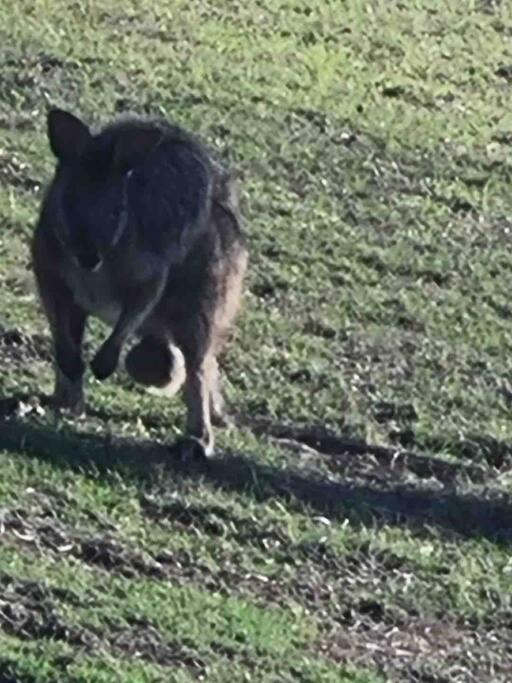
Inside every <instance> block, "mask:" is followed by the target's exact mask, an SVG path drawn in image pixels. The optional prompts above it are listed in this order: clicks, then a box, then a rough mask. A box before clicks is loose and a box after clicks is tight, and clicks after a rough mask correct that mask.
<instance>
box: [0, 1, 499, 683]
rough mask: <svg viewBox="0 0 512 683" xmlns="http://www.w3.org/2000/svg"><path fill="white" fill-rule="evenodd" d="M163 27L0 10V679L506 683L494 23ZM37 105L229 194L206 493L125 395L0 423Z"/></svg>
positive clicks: (331, 16) (205, 13) (47, 379)
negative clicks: (73, 415)
mask: <svg viewBox="0 0 512 683" xmlns="http://www.w3.org/2000/svg"><path fill="white" fill-rule="evenodd" d="M157 5H158V3H153V2H150V0H142V1H139V2H124V3H121V4H120V3H114V2H111V1H105V2H97V1H95V0H88V1H87V2H74V3H68V2H61V1H58V0H37V1H36V2H31V3H28V2H25V1H23V2H18V3H7V2H2V3H0V129H1V135H0V224H1V230H0V287H1V292H2V294H1V297H0V359H1V360H2V362H3V372H2V374H1V376H0V413H1V414H2V415H5V417H4V418H2V421H1V424H0V449H2V450H1V451H0V453H1V457H0V551H1V552H0V679H1V680H6V681H14V682H15V683H21V682H22V681H23V683H43V682H44V683H50V682H51V683H54V682H55V681H59V682H60V681H84V682H85V681H87V682H88V681H95V682H96V681H98V682H100V681H101V682H102V683H103V682H105V683H110V682H112V681H118V680H128V681H137V682H138V681H148V682H149V681H151V682H152V681H180V682H181V681H189V680H208V681H219V683H220V682H222V681H228V680H229V681H249V680H250V681H253V680H254V681H297V680H299V681H308V682H309V681H322V682H323V681H342V682H343V681H346V682H351V683H370V682H371V683H377V682H382V681H387V680H389V681H413V680H414V681H416V680H417V681H423V682H425V681H429V682H431V683H446V682H450V683H451V682H458V681H464V683H466V682H467V681H470V682H471V681H475V682H476V681H478V682H481V681H488V682H491V681H492V683H499V682H500V681H503V682H505V681H507V680H508V679H509V677H510V676H509V671H510V669H511V667H512V657H511V654H510V643H511V640H512V633H511V630H510V613H511V610H512V602H511V597H510V596H511V594H512V563H511V559H510V544H511V542H512V521H511V520H512V500H511V495H510V485H511V482H512V476H511V464H512V420H511V419H510V407H511V401H512V398H511V397H512V384H511V379H510V378H511V377H512V360H511V359H512V353H511V351H512V334H511V318H512V307H511V304H510V295H509V289H510V281H511V278H512V257H511V256H510V235H511V231H512V222H511V219H510V216H512V192H511V190H510V185H511V180H512V165H511V161H510V144H511V143H512V114H511V113H510V93H511V87H512V46H511V44H510V35H511V33H512V10H511V8H510V7H509V5H508V4H507V3H498V2H485V1H484V0H474V1H471V0H464V1H463V2H458V3H455V2H453V3H441V2H435V1H434V0H415V1H414V2H409V3H398V2H394V1H393V2H391V1H389V2H388V1H384V0H381V1H379V0H373V1H372V2H366V3H361V2H355V1H352V0H347V1H346V2H325V1H320V0H315V1H314V2H306V1H305V0H293V1H292V0H264V1H263V2H258V3H245V4H243V3H233V2H215V3H214V2H205V1H204V0H201V1H199V0H195V1H194V2H182V1H181V0H180V1H179V2H178V1H176V2H173V3H160V6H157ZM49 104H52V105H59V106H65V107H67V108H70V109H71V110H73V111H75V112H79V113H81V114H82V115H83V116H84V117H85V118H87V119H88V120H89V121H93V122H102V121H106V120H108V119H109V118H110V117H111V116H113V115H114V114H115V113H117V112H122V111H126V110H131V111H135V112H139V113H152V114H159V115H164V116H166V117H168V118H169V119H172V120H175V121H177V122H178V123H181V124H183V125H185V126H188V127H190V128H191V129H193V130H195V131H196V132H198V133H199V134H200V135H201V136H202V137H203V138H204V139H205V140H206V141H207V142H208V143H210V144H211V145H212V146H214V147H215V148H216V149H217V150H218V151H219V153H220V155H221V156H223V157H224V158H225V159H226V160H227V161H229V162H231V163H232V164H233V165H235V166H236V167H238V168H239V169H240V170H241V171H242V173H243V177H244V202H245V215H246V228H247V233H248V236H249V241H250V249H251V268H250V276H249V281H248V292H247V296H246V299H245V307H244V311H243V313H242V315H241V317H240V319H239V322H238V324H237V327H236V330H235V332H234V336H233V340H232V342H231V345H230V347H229V349H228V350H227V352H226V354H225V356H224V357H223V359H222V366H223V369H224V380H225V388H226V393H227V397H228V400H229V404H230V407H231V409H232V411H233V412H234V413H235V414H236V415H237V417H238V427H237V428H232V429H229V430H219V431H218V435H217V436H218V439H217V440H218V446H219V454H218V456H217V457H216V458H215V459H214V461H213V462H212V463H211V464H209V465H208V466H206V467H200V466H198V467H188V468H187V467H184V466H181V465H180V464H179V463H176V462H174V461H172V459H171V458H170V456H168V455H167V452H166V449H165V447H163V446H162V444H164V443H165V442H168V441H172V440H173V439H174V438H175V437H176V435H178V434H179V432H180V429H181V426H182V421H183V417H184V409H183V405H182V403H181V402H180V401H173V402H166V401H165V400H162V399H158V398H156V397H153V396H151V395H148V394H145V393H144V392H142V391H141V390H140V389H139V388H136V387H133V386H132V385H131V384H130V383H129V381H128V379H127V378H126V377H125V376H124V375H123V374H122V373H121V372H120V373H119V374H118V375H117V376H116V377H115V378H114V379H112V380H110V381H108V382H106V383H104V384H100V383H98V382H96V381H95V380H93V379H92V378H91V379H88V405H89V409H90V411H89V415H88V417H87V419H85V420H83V421H73V420H69V419H66V418H57V417H55V416H53V415H52V414H51V413H50V412H49V411H48V410H46V409H42V410H39V411H38V410H34V409H30V406H29V405H28V404H27V401H26V400H25V399H23V400H22V402H21V403H19V402H16V401H14V402H13V403H11V402H9V400H7V399H9V397H12V396H19V395H20V394H23V393H24V394H28V395H34V394H36V393H38V392H39V391H41V390H43V391H49V390H50V389H51V382H52V373H51V363H50V359H49V356H48V348H49V346H48V330H47V327H46V324H45V321H44V319H43V316H42V315H41V312H40V309H39V308H38V305H37V302H36V298H35V294H34V286H33V282H32V276H31V273H30V268H29V265H30V264H29V253H28V242H29V238H30V234H31V231H32V229H33V225H34V223H35V220H36V215H37V208H38V204H39V201H40V198H41V193H42V188H43V187H44V184H45V183H46V182H47V181H48V179H49V177H50V173H51V169H52V164H53V160H52V158H51V155H50V152H49V149H48V145H47V142H46V137H45V111H46V108H47V106H48V105H49ZM104 332H105V330H104V328H103V327H102V326H100V325H99V324H97V325H94V326H93V329H92V331H91V334H90V340H91V342H90V344H91V346H94V345H96V344H97V343H98V340H99V339H100V338H101V336H102V335H103V334H104ZM3 399H6V400H3ZM13 406H14V407H17V410H16V411H14V412H15V414H13ZM304 444H306V445H304ZM308 445H309V447H311V446H314V447H315V448H314V450H311V448H308V447H307V446H308ZM404 449H405V450H404Z"/></svg>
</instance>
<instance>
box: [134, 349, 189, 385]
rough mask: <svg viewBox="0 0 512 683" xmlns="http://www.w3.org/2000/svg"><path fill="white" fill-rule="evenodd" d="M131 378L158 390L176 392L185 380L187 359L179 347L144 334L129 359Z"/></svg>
mask: <svg viewBox="0 0 512 683" xmlns="http://www.w3.org/2000/svg"><path fill="white" fill-rule="evenodd" d="M125 367H126V371H127V372H128V374H129V375H130V377H131V378H132V379H133V380H134V381H135V382H137V383H138V384H142V385H144V386H145V387H151V388H153V389H157V390H158V393H164V394H166V395H167V396H172V395H174V394H175V393H176V392H177V391H179V389H180V388H181V386H182V385H183V383H184V381H185V376H186V371H185V359H184V357H183V353H182V352H181V351H180V349H179V348H178V347H177V346H174V345H172V344H169V343H168V342H166V341H165V340H161V339H156V338H155V337H144V338H143V339H142V340H141V341H140V342H139V343H138V344H136V345H135V346H134V347H133V348H132V349H130V351H129V352H128V354H127V356H126V360H125Z"/></svg>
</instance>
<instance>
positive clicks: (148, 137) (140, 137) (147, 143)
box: [114, 126, 162, 171]
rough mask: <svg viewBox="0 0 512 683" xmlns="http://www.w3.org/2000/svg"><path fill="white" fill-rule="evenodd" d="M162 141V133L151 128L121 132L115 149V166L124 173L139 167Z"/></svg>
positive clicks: (145, 127)
mask: <svg viewBox="0 0 512 683" xmlns="http://www.w3.org/2000/svg"><path fill="white" fill-rule="evenodd" d="M161 139H162V131H160V130H158V128H150V127H149V126H138V127H134V128H127V129H126V130H123V131H120V133H119V135H118V138H117V141H116V144H115V148H114V164H115V165H116V166H117V167H118V168H119V169H121V170H123V171H129V170H131V169H132V168H135V167H137V166H139V165H140V164H142V163H143V162H144V160H145V159H146V157H147V156H148V155H149V154H150V153H151V152H152V151H153V150H154V149H155V147H156V146H157V145H158V143H159V142H160V140H161Z"/></svg>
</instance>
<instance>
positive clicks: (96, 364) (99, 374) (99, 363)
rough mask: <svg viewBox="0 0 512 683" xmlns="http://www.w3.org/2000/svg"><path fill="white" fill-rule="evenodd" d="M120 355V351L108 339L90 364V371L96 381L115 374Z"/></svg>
mask: <svg viewBox="0 0 512 683" xmlns="http://www.w3.org/2000/svg"><path fill="white" fill-rule="evenodd" d="M120 353H121V349H120V348H119V347H118V346H117V345H116V344H114V343H112V342H111V341H110V340H109V339H107V341H106V342H104V344H103V345H102V346H101V347H100V350H99V351H98V353H97V354H96V355H95V356H94V358H93V359H92V362H91V370H92V372H93V375H94V376H95V377H96V379H99V380H102V379H107V377H110V375H112V374H113V373H114V372H115V370H116V368H117V366H118V363H119V355H120Z"/></svg>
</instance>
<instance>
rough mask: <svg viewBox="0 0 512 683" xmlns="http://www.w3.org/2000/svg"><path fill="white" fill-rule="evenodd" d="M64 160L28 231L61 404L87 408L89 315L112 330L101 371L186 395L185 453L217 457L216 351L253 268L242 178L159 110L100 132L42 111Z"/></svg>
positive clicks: (97, 365) (95, 366)
mask: <svg viewBox="0 0 512 683" xmlns="http://www.w3.org/2000/svg"><path fill="white" fill-rule="evenodd" d="M47 124H48V138H49V143H50V148H51V150H52V152H53V153H54V155H55V157H56V158H57V164H56V170H55V174H54V177H53V179H52V181H51V183H50V185H49V187H48V190H47V192H46V195H45V198H44V200H43V202H42V207H41V211H40V216H39V220H38V223H37V226H36V229H35V232H34V236H33V241H32V262H33V267H34V272H35V277H36V282H37V286H38V290H39V294H40V299H41V302H42V304H43V308H44V311H45V313H46V316H47V318H48V321H49V324H50V328H51V333H52V339H53V348H54V357H55V390H54V396H53V400H54V402H55V404H56V405H57V406H59V407H62V408H66V409H69V410H71V411H72V412H74V413H81V412H82V411H83V410H84V395H83V375H84V370H85V366H84V362H83V360H82V339H83V335H84V330H85V325H86V321H87V317H88V316H89V315H92V316H96V317H98V318H100V319H102V320H103V321H104V322H106V323H108V324H109V325H112V326H113V329H112V332H111V334H110V336H108V337H107V339H106V341H105V342H104V343H103V344H102V346H101V347H100V349H99V350H98V352H97V353H96V355H95V356H94V358H93V360H92V362H91V369H92V371H93V373H94V375H95V376H96V377H97V378H98V379H100V380H102V379H105V378H107V377H109V376H110V375H111V374H112V373H113V372H114V371H115V369H116V367H117V365H118V362H119V357H120V353H121V349H122V348H123V345H124V344H125V342H126V341H127V340H128V338H129V337H131V336H132V335H135V336H136V337H138V339H139V341H138V343H137V344H136V345H135V346H134V347H133V348H132V349H131V350H130V351H129V352H128V354H127V356H126V360H125V367H126V370H127V371H128V373H129V374H130V375H131V377H132V378H133V379H134V380H135V381H136V382H139V383H142V384H144V385H146V386H153V387H159V388H160V389H165V390H166V393H169V394H172V393H175V392H176V391H177V390H178V389H179V388H180V387H181V386H182V385H183V384H184V385H185V397H186V404H187V424H186V432H185V436H184V438H183V439H182V440H180V442H179V453H180V455H181V456H182V457H205V456H210V455H211V454H212V453H213V446H214V440H213V433H212V426H211V422H212V420H213V421H215V420H218V421H220V420H221V419H222V415H223V401H222V394H221V390H220V386H219V369H218V364H217V355H218V353H219V351H220V349H221V347H222V345H223V342H224V340H225V338H226V333H227V332H228V330H229V327H230V325H231V324H232V323H233V321H234V319H235V316H236V314H237V312H238V309H239V305H240V300H241V295H242V289H243V280H244V276H245V272H246V268H247V248H246V241H245V238H244V235H243V232H242V229H241V218H240V210H239V200H238V194H237V182H236V180H235V178H234V177H233V176H232V174H230V173H229V172H228V171H227V170H225V169H224V168H223V167H222V166H221V165H220V164H218V163H217V162H215V161H214V160H213V159H212V158H211V155H210V154H209V152H208V151H207V150H206V149H205V147H204V146H203V145H202V144H201V143H199V142H198V141H197V140H196V139H195V137H193V136H192V135H191V134H189V133H188V132H186V131H184V130H183V129H181V128H180V127H178V126H174V125H170V124H169V123H167V122H165V121H160V120H145V119H139V118H135V117H134V118H121V119H118V120H116V121H114V122H113V123H111V124H110V125H108V126H106V127H105V128H103V129H102V130H100V131H99V132H97V133H93V132H91V130H90V129H89V127H88V126H87V125H86V124H85V123H83V122H82V121H81V120H80V119H78V118H77V117H75V116H74V115H72V114H70V113H68V112H65V111H63V110H60V109H53V110H51V111H50V112H49V114H48V121H47Z"/></svg>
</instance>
